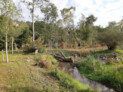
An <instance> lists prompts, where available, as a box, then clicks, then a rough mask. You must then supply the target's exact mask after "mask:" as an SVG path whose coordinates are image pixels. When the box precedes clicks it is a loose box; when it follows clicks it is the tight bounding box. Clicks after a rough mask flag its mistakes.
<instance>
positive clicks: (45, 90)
mask: <svg viewBox="0 0 123 92" xmlns="http://www.w3.org/2000/svg"><path fill="white" fill-rule="evenodd" d="M38 57H39V55H38V56H35V55H22V54H14V55H11V54H9V60H10V63H3V62H2V56H1V53H0V62H1V63H0V92H69V89H68V88H67V87H64V86H62V85H61V80H62V79H64V77H63V78H62V79H61V80H56V79H55V77H52V76H51V75H50V73H51V72H52V70H51V69H52V68H53V67H52V68H40V67H37V66H33V65H34V64H35V61H34V60H35V59H36V58H38ZM28 61H29V62H28ZM61 75H62V74H61ZM65 79H66V81H67V80H70V81H69V82H70V84H71V83H76V82H75V80H74V82H72V81H73V79H71V78H70V77H66V78H65ZM78 85H80V83H78ZM68 86H69V84H68ZM76 88H78V87H76ZM81 89H83V90H85V89H89V87H88V86H81ZM82 92H83V91H82ZM87 92H89V91H87Z"/></svg>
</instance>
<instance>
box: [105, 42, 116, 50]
mask: <svg viewBox="0 0 123 92" xmlns="http://www.w3.org/2000/svg"><path fill="white" fill-rule="evenodd" d="M107 47H108V50H115V49H116V47H117V44H115V43H114V44H113V45H107Z"/></svg>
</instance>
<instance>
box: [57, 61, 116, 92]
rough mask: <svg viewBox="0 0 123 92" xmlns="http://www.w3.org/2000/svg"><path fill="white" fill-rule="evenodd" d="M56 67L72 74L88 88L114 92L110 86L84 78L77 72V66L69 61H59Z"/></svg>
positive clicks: (102, 91) (100, 91) (99, 91)
mask: <svg viewBox="0 0 123 92" xmlns="http://www.w3.org/2000/svg"><path fill="white" fill-rule="evenodd" d="M58 67H59V69H60V70H63V71H65V72H66V73H68V74H69V75H70V76H72V77H73V78H74V79H75V80H77V81H79V82H81V83H83V84H85V85H88V86H89V87H90V88H92V89H93V90H95V91H98V92H116V91H114V90H113V89H112V88H109V87H106V86H105V85H103V84H101V83H98V82H96V81H93V80H90V79H88V78H86V77H85V76H82V75H81V74H80V73H79V70H78V69H77V67H75V66H74V65H73V64H71V63H66V62H59V63H58Z"/></svg>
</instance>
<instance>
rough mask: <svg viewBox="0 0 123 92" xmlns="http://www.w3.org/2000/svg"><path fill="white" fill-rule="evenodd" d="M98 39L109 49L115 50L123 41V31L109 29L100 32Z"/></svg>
mask: <svg viewBox="0 0 123 92" xmlns="http://www.w3.org/2000/svg"><path fill="white" fill-rule="evenodd" d="M97 40H98V41H99V42H100V44H102V45H106V46H107V47H108V49H109V50H115V49H116V47H117V46H118V45H120V44H121V43H123V32H121V31H109V30H107V31H104V32H102V33H100V34H99V35H98V37H97Z"/></svg>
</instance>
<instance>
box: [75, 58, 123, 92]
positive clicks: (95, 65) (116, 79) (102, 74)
mask: <svg viewBox="0 0 123 92" xmlns="http://www.w3.org/2000/svg"><path fill="white" fill-rule="evenodd" d="M121 65H122V63H121ZM116 66H117V65H116V64H113V65H112V64H110V65H99V60H98V59H95V58H94V57H92V56H88V57H87V58H85V59H82V60H81V61H80V62H78V63H77V67H78V69H79V71H80V73H81V74H84V75H85V76H86V77H88V78H90V79H92V80H95V81H98V82H101V83H104V84H106V85H109V86H111V87H113V88H114V89H115V90H117V91H120V92H123V74H121V71H123V70H121V71H120V72H119V71H118V70H117V68H116ZM122 66H123V65H122Z"/></svg>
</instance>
